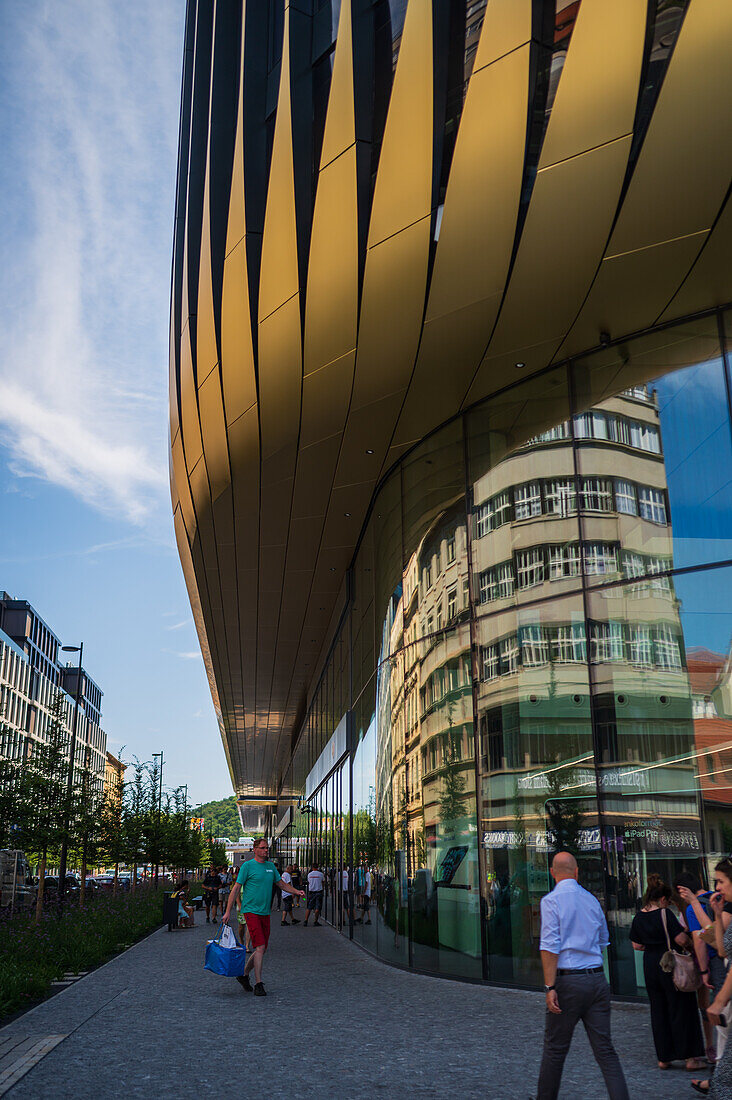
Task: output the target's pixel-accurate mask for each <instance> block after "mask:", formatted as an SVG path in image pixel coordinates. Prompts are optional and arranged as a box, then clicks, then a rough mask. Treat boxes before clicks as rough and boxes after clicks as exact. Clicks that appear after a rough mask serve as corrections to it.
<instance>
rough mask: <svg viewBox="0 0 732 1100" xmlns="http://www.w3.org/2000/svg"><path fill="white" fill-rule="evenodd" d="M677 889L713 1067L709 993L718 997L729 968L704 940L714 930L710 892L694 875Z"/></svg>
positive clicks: (685, 875)
mask: <svg viewBox="0 0 732 1100" xmlns="http://www.w3.org/2000/svg"><path fill="white" fill-rule="evenodd" d="M674 887H675V889H676V892H677V893H678V895H679V897H680V898H681V899H682V901H683V902H684V903H685V904H686V911H685V913H684V917H685V922H686V927H687V929H688V932H689V935H690V936H691V938H692V941H693V944H694V952H695V954H696V959H697V963H698V964H699V971H700V973H701V975H702V979H703V982H704V984H703V986H702V987H701V989H700V990H699V992H698V993H697V1000H698V1002H699V1008H700V1009H701V1013H702V1020H703V1027H704V1040H705V1043H706V1051H707V1061H708V1062H709V1064H710V1065H714V1063H715V1061H716V1060H717V1049H716V1043H715V1039H714V1028H713V1027H712V1025H711V1024H710V1022H709V1020H708V1019H707V1018H706V1010H707V1008H708V1007H709V997H710V994H709V990H710V989H711V990H712V993H713V995H714V996H716V994H717V993H719V991H720V989H721V988H722V986H723V985H724V977H725V973H726V968H725V965H724V962H723V960H722V959H720V957H719V955H718V954H717V952H716V950H715V948H714V947H712V946H711V945H710V944H708V943H707V942H706V941H705V939H704V938H703V937H704V934H705V933H706V932H709V931H710V930H711V929H712V928H713V927H714V915H713V914H712V913H711V910H710V907H709V903H710V899H711V897H712V894H711V891H710V890H705V889H704V887H703V886H702V884H701V880H700V879H699V877H698V875H695V874H693V873H692V872H691V871H682V872H680V873H679V874H678V875H677V876H676V878H675V879H674Z"/></svg>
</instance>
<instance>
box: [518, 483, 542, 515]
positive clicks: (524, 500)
mask: <svg viewBox="0 0 732 1100" xmlns="http://www.w3.org/2000/svg"><path fill="white" fill-rule="evenodd" d="M514 514H515V516H516V519H531V517H532V516H540V515H541V486H540V485H539V482H538V481H529V482H527V483H526V485H518V486H517V487H516V489H515V490H514Z"/></svg>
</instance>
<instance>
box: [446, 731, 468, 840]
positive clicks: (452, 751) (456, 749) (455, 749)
mask: <svg viewBox="0 0 732 1100" xmlns="http://www.w3.org/2000/svg"><path fill="white" fill-rule="evenodd" d="M443 759H444V764H443V767H442V791H441V793H440V820H441V821H442V824H443V825H444V826H445V828H448V829H449V828H454V827H455V824H456V822H457V821H459V820H460V818H461V817H465V797H466V793H465V788H466V785H467V784H466V779H465V775H464V773H463V770H462V765H461V759H460V731H459V730H455V729H453V726H452V721H450V728H449V730H448V733H447V734H446V736H445V740H444V757H443Z"/></svg>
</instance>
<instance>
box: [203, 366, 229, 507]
mask: <svg viewBox="0 0 732 1100" xmlns="http://www.w3.org/2000/svg"><path fill="white" fill-rule="evenodd" d="M198 405H199V409H200V412H201V433H202V436H203V451H204V454H205V456H206V469H207V471H208V478H209V483H210V485H211V496H212V499H213V500H216V499H217V497H219V496H220V495H221V494H222V493H223V491H224V490H225V489H226V488H227V486H228V485H229V484H230V483H231V474H230V472H229V452H228V448H227V439H226V423H225V420H224V406H223V402H222V400H221V379H220V378H219V372H218V371H217V370H213V371H211V373H210V374H209V376H208V378H207V379H206V381H205V382H204V383H203V384H202V385H201V386H200V387H199V389H198Z"/></svg>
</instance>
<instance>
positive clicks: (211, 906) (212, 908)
mask: <svg viewBox="0 0 732 1100" xmlns="http://www.w3.org/2000/svg"><path fill="white" fill-rule="evenodd" d="M220 886H221V879H220V878H219V875H218V873H217V871H216V868H215V867H209V869H208V872H207V873H206V877H205V879H204V880H203V904H204V905H205V906H206V924H210V923H211V913H213V922H214V924H216V914H217V913H218V911H219V887H220Z"/></svg>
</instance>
